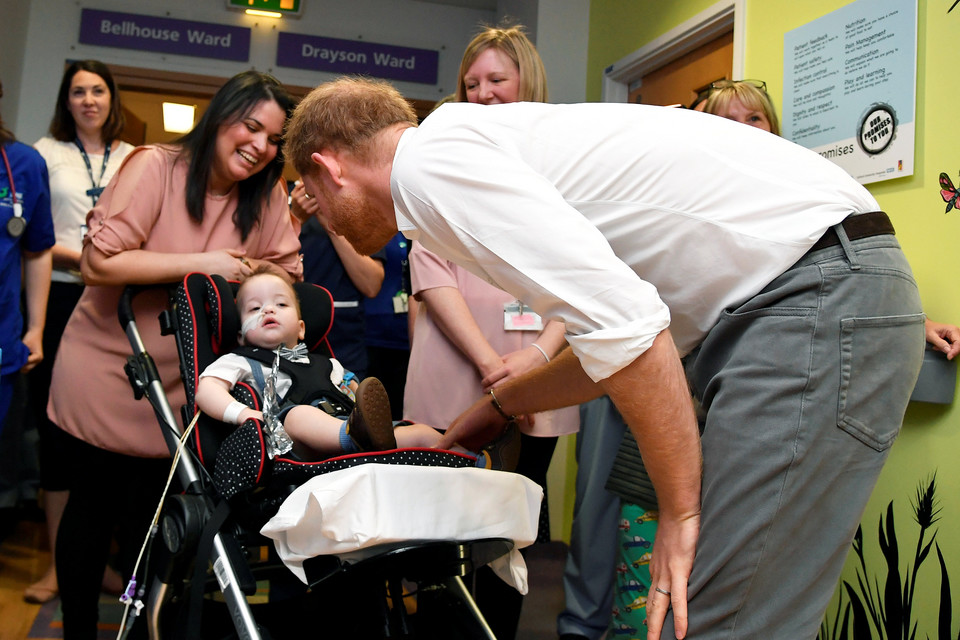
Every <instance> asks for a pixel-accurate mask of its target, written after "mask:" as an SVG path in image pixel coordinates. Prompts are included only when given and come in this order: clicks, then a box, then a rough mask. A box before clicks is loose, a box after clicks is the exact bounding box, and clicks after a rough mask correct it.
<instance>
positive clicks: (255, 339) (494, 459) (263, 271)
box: [196, 267, 519, 470]
mask: <svg viewBox="0 0 960 640" xmlns="http://www.w3.org/2000/svg"><path fill="white" fill-rule="evenodd" d="M236 299H237V309H238V310H239V312H240V322H241V326H240V335H239V343H240V345H241V346H240V347H239V348H238V349H237V350H235V351H234V352H232V353H228V354H225V355H223V356H221V357H220V358H218V359H217V360H216V361H215V362H213V363H212V364H210V365H209V366H208V367H207V368H206V369H205V370H204V372H203V373H202V374H201V376H200V381H199V383H198V384H197V393H196V402H197V406H198V407H199V409H200V410H201V411H203V412H204V413H205V414H207V415H209V416H211V417H213V418H215V419H217V420H222V421H223V422H227V423H230V424H243V423H244V422H245V421H246V420H248V419H251V418H256V419H260V420H262V418H263V416H262V413H261V412H260V411H257V410H255V409H252V408H250V407H248V406H247V405H245V404H243V403H241V402H239V401H237V400H235V399H234V398H233V396H232V395H231V393H230V392H231V390H232V389H233V387H234V386H235V385H236V384H237V383H238V382H247V383H248V384H254V385H255V386H256V388H257V389H258V390H259V391H260V392H261V393H262V391H263V389H264V386H265V378H266V376H267V375H269V372H270V367H271V365H272V363H273V361H274V358H275V353H276V350H277V349H279V350H280V356H281V361H280V373H279V375H278V379H277V396H278V398H281V399H282V401H281V408H280V420H281V422H282V423H283V428H284V430H285V431H286V432H287V434H288V435H289V436H290V439H291V440H292V441H293V454H294V455H295V456H297V457H298V458H300V459H301V460H303V461H313V460H322V459H325V458H329V457H332V456H338V455H342V454H347V453H359V452H373V451H386V450H391V449H396V448H398V447H401V448H408V447H433V446H434V445H435V444H436V443H437V442H438V441H439V440H440V437H441V434H440V433H439V432H438V431H436V430H435V429H433V428H432V427H430V426H429V425H426V424H400V425H398V426H396V427H394V425H393V421H392V419H391V415H390V402H389V398H388V397H387V392H386V390H385V389H384V387H383V385H382V384H381V383H380V381H379V380H377V379H376V378H367V379H365V380H363V381H362V382H361V383H360V384H359V385H358V384H357V382H356V380H355V379H354V378H353V374H352V373H350V372H347V371H345V370H344V368H343V366H342V365H341V364H340V363H339V362H338V361H337V360H335V359H333V358H325V357H322V356H318V355H315V354H310V353H308V352H307V348H306V345H305V344H303V343H302V342H301V340H303V338H304V332H305V325H304V322H303V320H302V317H301V311H300V304H299V301H298V299H297V294H296V292H295V291H294V289H293V287H292V286H291V285H290V284H289V282H287V281H286V280H285V279H284V278H282V277H281V276H279V275H277V274H276V273H275V272H273V271H272V270H271V269H270V268H269V267H262V268H260V269H258V270H257V271H256V272H255V273H254V274H253V275H252V276H250V277H249V278H247V279H246V280H245V281H244V282H243V283H242V284H241V285H240V287H239V289H238V290H237V298H236ZM351 405H352V410H351V409H350V408H349V407H351ZM348 414H349V415H348ZM517 435H518V433H516V430H515V429H508V430H507V432H505V433H504V435H502V436H501V437H500V438H498V439H497V440H496V441H494V442H493V443H491V444H490V445H488V446H486V447H484V448H483V450H482V451H481V452H480V453H479V454H478V455H477V466H479V467H486V468H496V469H504V468H506V469H508V470H509V469H512V468H513V467H514V466H515V459H514V458H515V452H514V449H516V448H517V446H518V444H519V438H518V437H517Z"/></svg>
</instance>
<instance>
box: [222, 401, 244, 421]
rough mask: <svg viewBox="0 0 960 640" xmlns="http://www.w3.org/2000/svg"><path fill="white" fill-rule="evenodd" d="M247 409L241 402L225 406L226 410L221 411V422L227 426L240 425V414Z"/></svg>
mask: <svg viewBox="0 0 960 640" xmlns="http://www.w3.org/2000/svg"><path fill="white" fill-rule="evenodd" d="M246 408H247V405H245V404H243V403H242V402H238V401H236V400H234V401H233V402H231V403H230V404H228V405H227V408H226V409H224V410H223V418H222V420H223V422H226V423H228V424H240V422H239V419H240V414H241V413H243V410H244V409H246Z"/></svg>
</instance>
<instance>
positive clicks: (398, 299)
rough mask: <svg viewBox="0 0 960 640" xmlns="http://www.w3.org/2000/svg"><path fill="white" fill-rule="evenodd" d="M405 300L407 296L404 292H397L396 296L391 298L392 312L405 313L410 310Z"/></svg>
mask: <svg viewBox="0 0 960 640" xmlns="http://www.w3.org/2000/svg"><path fill="white" fill-rule="evenodd" d="M407 299H408V296H407V292H406V291H398V292H397V293H396V295H394V296H393V312H394V313H406V312H407V311H408V310H409V308H410V305H409V302H408V301H407Z"/></svg>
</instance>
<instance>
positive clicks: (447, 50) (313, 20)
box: [0, 0, 589, 142]
mask: <svg viewBox="0 0 960 640" xmlns="http://www.w3.org/2000/svg"><path fill="white" fill-rule="evenodd" d="M0 2H3V5H0V6H2V7H6V6H7V5H20V3H14V2H12V0H0ZM500 4H501V5H503V10H502V11H498V12H492V11H485V10H477V9H467V8H461V7H454V6H447V5H442V4H435V3H432V2H419V1H418V0H351V2H339V1H337V0H304V2H303V5H304V9H303V14H302V16H301V17H300V18H299V19H291V18H284V19H283V20H271V19H268V18H252V17H249V16H246V15H244V14H242V13H239V12H235V11H230V10H228V9H226V7H225V3H224V2H223V1H222V0H204V1H202V2H198V1H197V0H165V2H163V3H162V4H160V3H154V4H144V5H140V4H139V3H137V4H136V5H134V4H132V3H130V2H128V1H126V0H96V1H95V2H89V1H88V0H79V1H77V0H42V1H41V0H33V1H32V2H30V3H29V15H28V16H26V17H25V16H24V15H22V14H23V13H24V12H23V11H22V10H20V11H11V13H6V12H4V20H3V22H4V27H3V32H0V35H3V36H4V37H3V51H2V54H0V55H2V58H0V60H2V62H0V72H2V73H3V74H4V75H3V80H4V85H5V87H7V86H9V87H10V89H9V90H8V91H6V96H7V97H6V98H5V99H4V111H3V113H4V115H5V116H6V118H5V121H6V122H7V123H8V126H9V127H10V128H11V129H13V130H14V131H15V132H16V133H17V136H18V137H19V138H20V139H21V140H23V141H26V142H33V141H34V140H36V139H38V138H39V137H41V136H42V135H43V134H44V132H45V131H46V129H47V126H48V125H49V121H50V117H51V115H52V113H53V103H54V102H55V101H56V92H57V87H58V84H59V79H60V73H61V70H62V69H63V63H64V61H65V60H68V59H81V58H94V59H98V60H102V61H103V62H107V63H111V64H118V65H125V66H132V67H142V68H147V69H159V70H164V71H182V72H186V73H197V74H203V75H211V76H223V77H229V76H232V75H234V74H235V73H238V72H239V71H242V70H244V69H247V68H251V67H253V68H256V69H260V70H263V71H267V72H269V73H272V74H274V75H276V76H277V77H278V78H279V79H280V80H281V81H283V82H287V83H289V84H293V85H301V86H313V85H316V84H319V83H321V82H323V81H325V80H328V79H330V77H331V76H330V75H329V74H324V73H320V72H314V71H306V70H301V69H289V68H285V67H277V66H276V65H275V62H276V46H277V33H278V32H279V31H281V30H283V31H289V32H294V33H305V34H311V35H319V36H326V37H333V38H344V39H348V40H358V39H362V40H366V41H371V42H376V43H381V44H392V45H397V46H405V47H417V48H423V49H433V50H437V51H439V52H440V61H439V81H438V83H437V84H436V85H423V84H418V83H411V82H397V83H396V85H397V88H398V89H399V90H400V91H402V92H403V93H404V95H406V96H408V97H410V98H420V99H425V100H436V99H439V98H441V97H443V96H444V95H446V94H448V93H451V92H452V91H453V90H454V89H455V88H456V85H455V80H456V73H457V67H458V66H459V63H460V56H461V54H462V52H463V49H464V47H465V46H466V44H467V42H469V40H470V39H471V38H472V37H473V35H474V34H475V33H476V31H477V30H478V28H479V26H480V25H481V24H484V23H485V24H494V23H496V22H497V20H498V19H499V17H500V16H502V15H503V14H504V13H506V12H508V11H509V12H510V13H511V15H518V14H523V15H525V16H527V18H529V17H531V16H533V19H534V20H537V15H538V14H539V22H540V26H539V27H538V28H536V32H535V35H536V39H537V41H538V45H539V46H541V47H545V53H546V55H545V56H544V58H545V63H547V59H548V58H549V60H550V62H549V63H548V69H547V73H548V78H549V80H550V85H551V97H552V98H553V100H554V101H565V102H570V101H578V100H582V99H583V96H584V92H583V91H580V93H579V94H577V90H576V89H575V87H578V86H582V85H584V84H585V72H584V69H585V67H586V55H587V51H586V38H587V36H586V34H587V30H588V23H587V17H588V16H587V9H588V8H589V0H567V1H563V0H539V2H538V0H501V2H500ZM538 5H539V6H541V7H543V6H546V7H549V11H545V10H544V9H543V8H541V9H539V11H537V7H538ZM21 6H22V5H21ZM561 6H562V7H568V6H575V7H578V9H579V10H576V11H572V10H569V9H564V10H560V9H559V8H560V7H561ZM85 7H86V8H92V9H102V10H107V11H118V12H124V13H141V14H150V15H160V16H163V17H171V18H177V19H182V20H193V21H199V22H215V23H220V24H228V25H234V26H245V27H249V28H251V29H252V36H251V44H250V60H249V62H247V63H239V62H228V61H221V60H214V59H209V58H195V57H190V56H180V55H170V54H157V53H151V52H146V51H135V50H128V49H119V48H113V47H100V46H91V45H85V44H79V43H78V42H77V40H78V37H79V25H80V12H81V9H83V8H85ZM159 7H162V8H163V11H162V12H161V11H158V8H159ZM584 7H585V8H584ZM570 21H573V22H570ZM531 32H533V28H531ZM7 33H11V34H24V36H23V37H21V38H20V39H21V40H22V44H21V45H20V46H19V47H17V46H8V44H9V45H15V44H16V40H17V38H13V39H12V40H8V38H7V37H6V36H7ZM551 43H556V44H555V45H552V44H551ZM24 47H25V49H24ZM21 51H22V56H18V55H17V54H18V53H20V52H21ZM18 63H19V67H18ZM18 69H19V77H17V70H18ZM8 76H9V77H8ZM554 87H556V89H555V88H554ZM571 87H574V88H573V89H572V88H571Z"/></svg>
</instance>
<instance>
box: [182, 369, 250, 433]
mask: <svg viewBox="0 0 960 640" xmlns="http://www.w3.org/2000/svg"><path fill="white" fill-rule="evenodd" d="M231 388H233V385H232V384H231V383H229V382H227V381H226V380H223V379H222V378H217V377H216V376H203V377H202V378H200V382H198V383H197V406H198V407H199V408H200V411H203V412H204V413H205V414H207V415H208V416H210V417H211V418H215V419H217V420H222V421H223V422H229V423H231V424H243V423H244V422H245V421H247V420H249V419H250V418H256V419H257V420H263V414H262V413H261V412H259V411H257V410H255V409H251V408H250V407H248V406H245V405H243V403H241V402H239V401H237V400H234V398H233V396H231V395H230V389H231ZM237 405H240V407H243V408H242V409H241V408H240V407H238V406H237ZM231 418H232V419H231Z"/></svg>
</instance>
